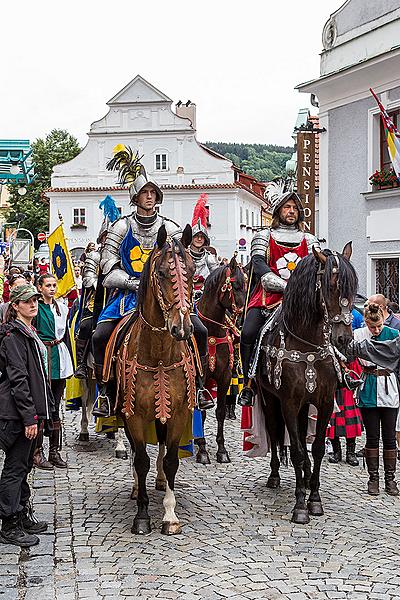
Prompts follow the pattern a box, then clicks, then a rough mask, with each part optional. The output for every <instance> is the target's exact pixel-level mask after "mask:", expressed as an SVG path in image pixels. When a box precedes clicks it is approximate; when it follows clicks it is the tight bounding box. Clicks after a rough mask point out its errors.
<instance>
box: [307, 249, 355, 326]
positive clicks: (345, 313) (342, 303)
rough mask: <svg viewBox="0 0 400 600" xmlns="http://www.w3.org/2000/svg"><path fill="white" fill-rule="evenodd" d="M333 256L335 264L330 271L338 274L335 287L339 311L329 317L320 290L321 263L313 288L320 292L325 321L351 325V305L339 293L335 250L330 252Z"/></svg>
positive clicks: (338, 271)
mask: <svg viewBox="0 0 400 600" xmlns="http://www.w3.org/2000/svg"><path fill="white" fill-rule="evenodd" d="M331 256H333V258H334V259H335V263H336V266H335V267H333V268H332V273H333V274H336V273H337V275H338V279H337V283H336V286H337V289H338V290H339V308H340V312H339V313H338V314H336V315H334V316H333V317H330V316H329V314H328V309H327V307H326V301H325V298H324V295H323V292H322V275H323V273H324V271H325V269H324V268H321V266H322V265H321V264H320V267H319V269H318V272H317V283H316V286H315V290H316V291H320V292H321V302H322V307H323V309H324V317H326V321H327V323H328V324H329V325H330V326H332V325H337V324H338V323H344V324H345V325H351V322H352V314H351V305H350V302H349V301H348V299H347V298H342V296H341V295H340V278H339V273H340V263H339V258H338V254H337V252H332V255H331Z"/></svg>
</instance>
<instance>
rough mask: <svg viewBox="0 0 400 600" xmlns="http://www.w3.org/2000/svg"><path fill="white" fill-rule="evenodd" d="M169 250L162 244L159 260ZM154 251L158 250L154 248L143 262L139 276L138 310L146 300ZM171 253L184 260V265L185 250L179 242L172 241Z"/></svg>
mask: <svg viewBox="0 0 400 600" xmlns="http://www.w3.org/2000/svg"><path fill="white" fill-rule="evenodd" d="M169 249H170V246H169V245H168V244H164V246H163V248H162V250H161V259H163V258H164V257H165V255H166V253H167V252H168V250H169ZM156 250H158V248H157V247H155V248H154V249H153V250H152V251H151V252H150V254H149V257H148V259H147V260H146V262H145V265H144V267H143V271H142V274H141V276H140V283H139V289H138V291H137V307H138V308H142V307H143V304H144V301H145V298H146V294H147V289H148V287H149V283H150V266H151V263H152V259H153V258H154V253H155V252H156ZM172 251H173V252H177V254H178V255H179V256H181V257H182V258H183V260H184V262H185V263H186V260H185V248H184V246H183V244H182V242H180V241H179V240H175V239H174V240H173V246H172Z"/></svg>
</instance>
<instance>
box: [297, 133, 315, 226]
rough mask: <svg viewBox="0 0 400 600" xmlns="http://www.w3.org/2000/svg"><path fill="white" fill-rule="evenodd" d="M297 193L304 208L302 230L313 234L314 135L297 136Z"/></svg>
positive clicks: (302, 134)
mask: <svg viewBox="0 0 400 600" xmlns="http://www.w3.org/2000/svg"><path fill="white" fill-rule="evenodd" d="M297 193H298V194H299V196H300V198H301V201H302V203H303V206H304V230H305V231H306V232H308V233H312V234H315V133H311V132H310V131H299V132H298V134H297Z"/></svg>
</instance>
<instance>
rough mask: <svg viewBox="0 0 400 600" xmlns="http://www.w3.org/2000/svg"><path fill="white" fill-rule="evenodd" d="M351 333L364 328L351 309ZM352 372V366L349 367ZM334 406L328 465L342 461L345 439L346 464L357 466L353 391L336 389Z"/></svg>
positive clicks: (356, 415)
mask: <svg viewBox="0 0 400 600" xmlns="http://www.w3.org/2000/svg"><path fill="white" fill-rule="evenodd" d="M351 312H352V316H353V320H352V323H351V327H352V329H353V331H354V330H355V329H359V328H360V327H363V326H364V319H363V316H362V315H361V314H360V313H359V312H358V310H356V309H355V308H353V309H352V311H351ZM350 369H351V370H352V365H351V366H350ZM335 400H336V405H337V408H338V409H339V410H338V411H336V412H333V413H332V416H331V419H330V422H329V425H328V429H327V433H326V436H327V438H328V439H329V440H330V441H331V444H332V450H333V453H332V455H331V456H330V457H329V459H328V460H329V462H330V463H334V464H336V463H339V462H341V460H342V446H341V443H340V438H342V437H344V438H345V439H346V462H347V464H349V465H350V466H352V467H357V466H358V464H359V461H358V458H357V455H356V437H359V436H361V433H362V418H361V413H360V409H359V407H358V406H357V405H356V401H355V398H354V391H353V390H350V389H348V388H346V387H344V388H341V389H338V390H337V391H336V395H335Z"/></svg>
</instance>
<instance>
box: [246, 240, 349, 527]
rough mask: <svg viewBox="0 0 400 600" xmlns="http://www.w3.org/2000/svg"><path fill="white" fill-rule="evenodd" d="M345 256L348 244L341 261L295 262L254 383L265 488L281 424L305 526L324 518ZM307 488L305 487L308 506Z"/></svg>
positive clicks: (344, 313)
mask: <svg viewBox="0 0 400 600" xmlns="http://www.w3.org/2000/svg"><path fill="white" fill-rule="evenodd" d="M351 252H352V249H351V243H349V244H347V245H346V246H345V247H344V249H343V253H342V255H340V254H337V253H332V252H330V251H329V250H325V251H324V252H319V251H317V250H315V249H314V250H313V255H310V256H308V257H306V258H304V259H303V260H302V261H301V262H300V263H299V265H298V267H297V268H296V270H295V271H294V272H293V274H292V276H291V278H290V280H289V282H288V285H287V288H286V290H285V294H284V302H283V305H282V312H281V315H280V317H279V318H278V320H277V324H276V326H275V327H274V328H273V330H272V331H270V332H267V334H266V335H265V336H264V339H263V342H262V349H263V350H264V352H263V353H262V355H261V357H260V361H259V364H258V368H257V375H256V381H257V389H258V393H259V395H260V398H261V401H262V407H263V410H264V413H265V422H266V427H267V431H268V433H269V436H270V440H271V474H270V477H269V479H268V483H267V485H268V487H271V488H276V487H278V486H279V483H280V477H279V458H278V451H277V446H278V445H280V446H281V447H282V446H283V436H284V425H285V424H286V427H287V430H288V433H289V437H290V456H291V460H292V463H293V467H294V470H295V474H296V491H295V495H296V504H295V506H294V510H293V516H292V521H293V522H295V523H308V522H309V514H311V515H314V516H319V515H322V514H323V508H322V502H321V497H320V494H319V487H320V469H321V462H322V458H323V456H324V452H325V432H326V428H327V425H328V422H329V419H330V416H331V414H332V410H333V399H334V392H335V389H336V387H337V385H338V381H339V379H338V378H340V377H341V374H340V366H339V364H338V361H337V359H336V357H335V354H334V349H333V347H332V345H331V343H333V344H336V343H338V342H339V344H341V343H342V342H343V341H344V340H346V339H349V338H351V337H352V331H351V306H352V302H353V300H354V297H355V294H356V291H357V285H358V282H357V275H356V273H355V271H354V268H353V266H352V265H351V264H350V257H351ZM309 404H313V405H314V406H315V407H316V408H317V410H318V419H317V429H316V435H315V440H314V443H313V445H312V455H313V459H314V466H313V470H312V472H311V463H310V459H309V457H308V454H307V447H306V434H307V423H308V407H309ZM306 487H310V496H309V499H308V502H307V504H306Z"/></svg>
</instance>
